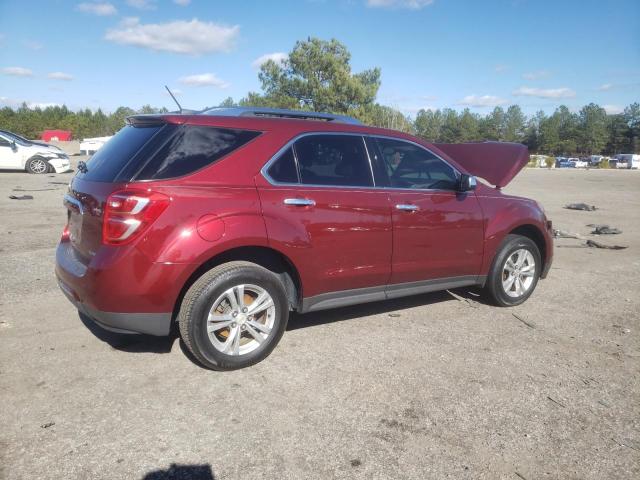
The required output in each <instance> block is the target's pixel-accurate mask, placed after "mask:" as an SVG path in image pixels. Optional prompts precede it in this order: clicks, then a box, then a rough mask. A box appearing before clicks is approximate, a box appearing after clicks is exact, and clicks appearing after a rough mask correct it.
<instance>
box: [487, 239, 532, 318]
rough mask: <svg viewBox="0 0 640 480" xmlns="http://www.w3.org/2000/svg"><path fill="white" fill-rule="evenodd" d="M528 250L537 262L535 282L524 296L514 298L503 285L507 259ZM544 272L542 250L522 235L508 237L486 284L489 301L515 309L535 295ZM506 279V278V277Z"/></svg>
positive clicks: (497, 255)
mask: <svg viewBox="0 0 640 480" xmlns="http://www.w3.org/2000/svg"><path fill="white" fill-rule="evenodd" d="M521 249H524V250H527V251H528V252H529V253H531V255H532V256H533V259H534V261H535V271H534V273H533V282H532V283H531V285H530V287H529V288H528V289H527V290H526V291H525V292H524V294H522V295H520V296H517V297H514V296H510V295H509V294H508V293H507V292H506V290H505V288H504V286H503V284H502V281H503V274H504V268H505V264H506V262H507V259H508V258H509V257H511V256H512V255H513V254H514V253H515V252H516V251H518V250H521ZM541 271H542V259H541V256H540V250H538V246H537V245H536V244H535V242H533V240H531V239H530V238H527V237H523V236H522V235H507V236H506V237H505V239H504V240H503V241H502V244H501V245H500V247H499V248H498V251H497V253H496V256H495V258H494V259H493V263H492V265H491V269H490V270H489V276H488V277H487V282H486V284H485V293H486V294H487V296H488V297H489V300H490V301H492V302H493V303H494V304H496V305H498V306H500V307H513V306H516V305H520V304H521V303H524V302H525V301H526V300H527V299H528V298H529V297H530V296H531V294H532V293H533V291H534V290H535V288H536V285H537V284H538V279H539V278H540V272H541ZM504 278H506V277H504Z"/></svg>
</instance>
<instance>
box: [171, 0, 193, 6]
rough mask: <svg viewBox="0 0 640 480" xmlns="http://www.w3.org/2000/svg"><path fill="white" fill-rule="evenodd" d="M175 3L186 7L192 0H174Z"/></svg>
mask: <svg viewBox="0 0 640 480" xmlns="http://www.w3.org/2000/svg"><path fill="white" fill-rule="evenodd" d="M173 3H175V4H176V5H180V6H181V7H186V6H187V5H189V4H190V3H191V0H173Z"/></svg>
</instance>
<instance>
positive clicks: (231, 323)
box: [178, 262, 289, 370]
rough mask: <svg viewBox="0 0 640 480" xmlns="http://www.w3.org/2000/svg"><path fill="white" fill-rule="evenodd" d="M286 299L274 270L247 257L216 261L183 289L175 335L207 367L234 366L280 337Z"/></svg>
mask: <svg viewBox="0 0 640 480" xmlns="http://www.w3.org/2000/svg"><path fill="white" fill-rule="evenodd" d="M288 318H289V305H288V301H287V297H286V292H285V289H284V286H283V285H282V282H281V281H280V279H279V278H278V276H277V275H275V274H274V273H273V272H271V271H269V270H267V269H265V268H263V267H261V266H259V265H256V264H254V263H249V262H229V263H225V264H223V265H219V266H218V267H215V268H214V269H212V270H210V271H208V272H207V273H205V274H204V275H203V276H202V277H200V278H199V279H198V280H197V281H196V282H195V283H194V284H193V285H192V286H191V288H189V290H188V291H187V293H186V295H185V297H184V299H183V301H182V305H181V307H180V312H179V314H178V321H179V324H180V335H181V337H182V339H183V341H184V343H185V345H186V346H187V348H188V349H189V351H190V352H191V353H192V354H193V355H194V357H196V359H197V360H198V361H199V362H200V363H202V365H204V366H205V367H207V368H211V369H215V370H233V369H237V368H243V367H247V366H249V365H253V364H254V363H257V362H259V361H261V360H263V359H264V358H266V357H267V356H268V355H269V354H270V353H271V352H272V351H273V349H274V348H275V346H276V344H277V343H278V341H279V340H280V338H281V337H282V335H283V333H284V330H285V328H286V326H287V321H288Z"/></svg>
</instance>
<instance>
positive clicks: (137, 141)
mask: <svg viewBox="0 0 640 480" xmlns="http://www.w3.org/2000/svg"><path fill="white" fill-rule="evenodd" d="M161 128H162V126H161V125H153V126H139V127H138V126H136V127H134V126H133V125H129V126H126V127H124V128H123V129H122V130H120V131H119V132H118V133H117V134H116V135H115V136H114V137H113V138H112V139H111V140H109V141H108V142H107V143H105V144H104V146H103V147H102V148H100V150H98V151H97V152H96V153H95V154H94V155H93V156H92V157H91V158H90V159H89V161H88V162H87V172H86V173H82V172H81V171H78V173H77V175H78V177H80V178H82V179H83V180H89V181H92V182H113V181H115V179H116V177H117V176H118V173H119V172H120V171H121V170H122V169H123V168H124V167H125V166H126V165H127V163H129V161H130V160H131V159H132V158H133V157H134V156H135V154H136V153H137V152H138V151H139V150H140V149H141V148H142V147H143V146H144V145H145V144H146V143H147V142H148V141H149V139H150V138H151V137H153V136H154V135H155V134H156V133H157V132H158V131H159V130H160V129H161Z"/></svg>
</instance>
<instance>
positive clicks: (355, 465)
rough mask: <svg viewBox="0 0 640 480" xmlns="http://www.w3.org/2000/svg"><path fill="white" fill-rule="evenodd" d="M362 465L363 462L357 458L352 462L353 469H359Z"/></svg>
mask: <svg viewBox="0 0 640 480" xmlns="http://www.w3.org/2000/svg"><path fill="white" fill-rule="evenodd" d="M360 465H362V462H361V461H360V460H358V459H357V458H354V459H353V460H351V466H352V467H359V466H360Z"/></svg>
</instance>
